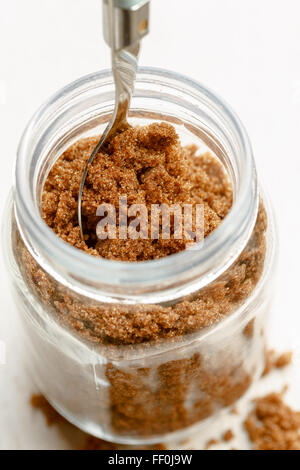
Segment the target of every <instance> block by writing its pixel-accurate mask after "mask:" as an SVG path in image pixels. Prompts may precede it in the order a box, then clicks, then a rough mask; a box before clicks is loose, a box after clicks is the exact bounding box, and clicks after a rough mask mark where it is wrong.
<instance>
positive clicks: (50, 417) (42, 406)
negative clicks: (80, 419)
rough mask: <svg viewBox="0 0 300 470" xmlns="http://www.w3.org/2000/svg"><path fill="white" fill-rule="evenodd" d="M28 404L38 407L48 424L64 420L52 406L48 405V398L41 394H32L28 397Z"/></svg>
mask: <svg viewBox="0 0 300 470" xmlns="http://www.w3.org/2000/svg"><path fill="white" fill-rule="evenodd" d="M30 404H31V406H32V407H33V408H35V409H38V410H40V411H41V412H42V413H43V415H44V417H45V419H46V422H47V425H48V426H52V425H54V424H58V423H63V422H65V418H63V417H62V416H61V415H60V414H59V413H58V412H57V411H56V410H55V409H54V408H53V406H52V405H50V403H49V402H48V400H47V399H46V398H45V397H44V396H43V395H40V394H37V395H32V397H31V399H30Z"/></svg>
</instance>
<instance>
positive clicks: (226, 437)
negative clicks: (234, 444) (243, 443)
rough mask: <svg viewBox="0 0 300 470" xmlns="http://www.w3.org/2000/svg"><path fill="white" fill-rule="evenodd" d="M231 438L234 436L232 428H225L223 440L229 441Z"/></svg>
mask: <svg viewBox="0 0 300 470" xmlns="http://www.w3.org/2000/svg"><path fill="white" fill-rule="evenodd" d="M233 438H234V434H233V432H232V430H231V429H227V431H226V432H224V434H223V441H225V442H229V441H231V439H233Z"/></svg>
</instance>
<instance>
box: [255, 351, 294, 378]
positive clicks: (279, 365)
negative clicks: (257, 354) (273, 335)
mask: <svg viewBox="0 0 300 470" xmlns="http://www.w3.org/2000/svg"><path fill="white" fill-rule="evenodd" d="M292 359H293V353H292V351H286V352H284V353H281V354H278V353H277V352H276V351H275V350H274V349H269V350H267V351H266V364H265V369H264V371H263V374H262V375H263V376H265V375H268V374H269V373H270V372H271V371H272V370H273V369H283V368H284V367H287V366H289V365H290V364H291V362H292Z"/></svg>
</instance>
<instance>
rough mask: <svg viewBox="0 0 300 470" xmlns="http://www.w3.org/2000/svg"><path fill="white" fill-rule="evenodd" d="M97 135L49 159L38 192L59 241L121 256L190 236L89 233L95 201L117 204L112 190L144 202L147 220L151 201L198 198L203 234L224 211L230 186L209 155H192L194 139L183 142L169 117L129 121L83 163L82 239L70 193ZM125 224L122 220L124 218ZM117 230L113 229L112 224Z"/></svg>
mask: <svg viewBox="0 0 300 470" xmlns="http://www.w3.org/2000/svg"><path fill="white" fill-rule="evenodd" d="M96 142H97V138H96V137H94V138H87V139H82V140H79V141H78V142H76V143H75V144H74V145H72V147H70V148H69V149H67V150H66V151H65V152H64V153H63V155H62V156H61V157H60V158H59V159H58V161H57V162H56V163H55V165H54V166H53V168H52V170H51V171H50V174H49V175H48V178H47V180H46V183H45V186H44V192H43V199H42V214H43V218H44V220H45V222H46V223H47V224H48V225H49V227H51V228H52V229H53V230H54V232H55V233H56V234H57V235H58V236H59V237H60V238H62V239H63V240H65V241H66V242H68V243H70V244H71V245H73V246H75V247H76V248H79V249H81V250H84V251H86V252H88V253H90V254H93V255H96V256H101V257H104V258H108V259H114V260H122V261H144V260H149V259H156V258H161V257H164V256H167V255H170V254H172V253H176V252H178V251H181V250H184V249H185V248H186V245H187V243H188V242H189V241H190V240H187V239H186V238H184V237H183V239H176V238H174V233H172V231H171V234H170V235H171V238H170V239H169V240H167V239H163V238H162V233H159V238H158V240H157V239H151V237H150V233H147V236H149V238H148V239H138V240H132V239H130V238H127V239H120V238H119V237H116V238H115V239H106V240H100V239H97V236H96V225H97V222H98V221H99V217H97V216H96V211H97V207H98V206H100V205H101V204H103V203H105V204H111V205H112V206H113V207H115V208H116V209H117V210H118V209H119V197H120V196H126V197H127V204H128V205H132V204H143V205H144V206H145V207H147V209H148V214H149V227H150V224H151V206H152V205H153V204H167V205H169V206H170V205H172V204H179V205H180V206H183V204H193V205H195V204H201V205H203V210H204V236H207V235H209V234H210V233H211V232H212V231H213V230H214V229H215V228H216V227H217V226H218V225H219V224H220V222H221V221H222V219H223V218H224V217H225V216H226V214H227V213H228V211H229V209H230V207H231V204H232V189H231V185H230V183H229V181H228V178H227V177H226V174H225V172H224V170H223V169H222V166H221V164H220V163H218V161H217V160H216V159H214V158H212V157H211V156H210V155H209V154H204V155H198V156H196V155H195V154H196V150H197V148H196V147H195V146H187V147H182V146H181V144H180V141H179V137H178V135H177V134H176V132H175V129H174V128H173V127H172V126H170V125H169V124H165V123H161V124H150V125H149V126H145V127H136V128H130V129H129V130H127V131H125V132H123V133H121V134H119V135H117V136H116V137H115V138H114V139H113V140H112V141H111V142H110V144H109V146H108V148H107V151H106V152H100V153H99V154H98V155H97V156H96V158H95V160H94V161H93V163H92V164H91V165H90V166H89V171H88V176H87V179H86V187H85V190H84V193H83V199H82V218H83V222H84V227H85V236H86V239H85V243H84V242H83V241H82V240H81V238H80V232H79V226H78V220H77V197H78V191H79V184H80V179H81V175H82V172H83V168H84V165H85V162H86V160H87V158H88V157H89V155H90V154H91V152H92V150H93V148H94V147H95V145H96ZM128 223H129V222H128ZM117 234H118V231H117Z"/></svg>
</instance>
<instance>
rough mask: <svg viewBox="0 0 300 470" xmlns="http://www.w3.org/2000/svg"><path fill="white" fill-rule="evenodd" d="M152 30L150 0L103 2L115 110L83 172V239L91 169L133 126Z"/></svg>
mask: <svg viewBox="0 0 300 470" xmlns="http://www.w3.org/2000/svg"><path fill="white" fill-rule="evenodd" d="M148 27H149V0H103V32H104V39H105V41H106V43H107V44H108V45H109V46H110V48H111V62H112V70H113V76H114V81H115V108H114V112H113V115H112V117H111V119H110V121H109V123H108V125H107V127H106V129H105V130H104V132H103V134H102V136H101V138H100V140H99V142H98V143H97V145H96V147H95V148H94V150H93V152H92V154H91V156H90V157H89V159H88V160H87V162H86V164H85V167H84V170H83V173H82V178H81V182H80V188H79V194H78V223H79V227H80V235H81V238H82V240H84V234H83V227H82V211H81V207H82V194H83V189H84V184H85V180H86V177H87V173H88V167H89V164H90V163H92V161H93V160H94V158H95V156H96V155H97V153H98V152H99V151H100V149H101V148H102V147H104V146H106V145H107V143H108V142H109V141H110V140H111V139H112V138H113V137H114V136H115V135H116V134H117V133H119V132H122V131H123V130H125V129H128V127H130V126H129V124H128V122H127V115H128V110H129V106H130V100H131V96H132V92H133V87H134V82H135V76H136V70H137V64H138V55H139V49H140V40H141V39H142V37H144V36H145V35H146V34H147V33H148Z"/></svg>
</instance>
